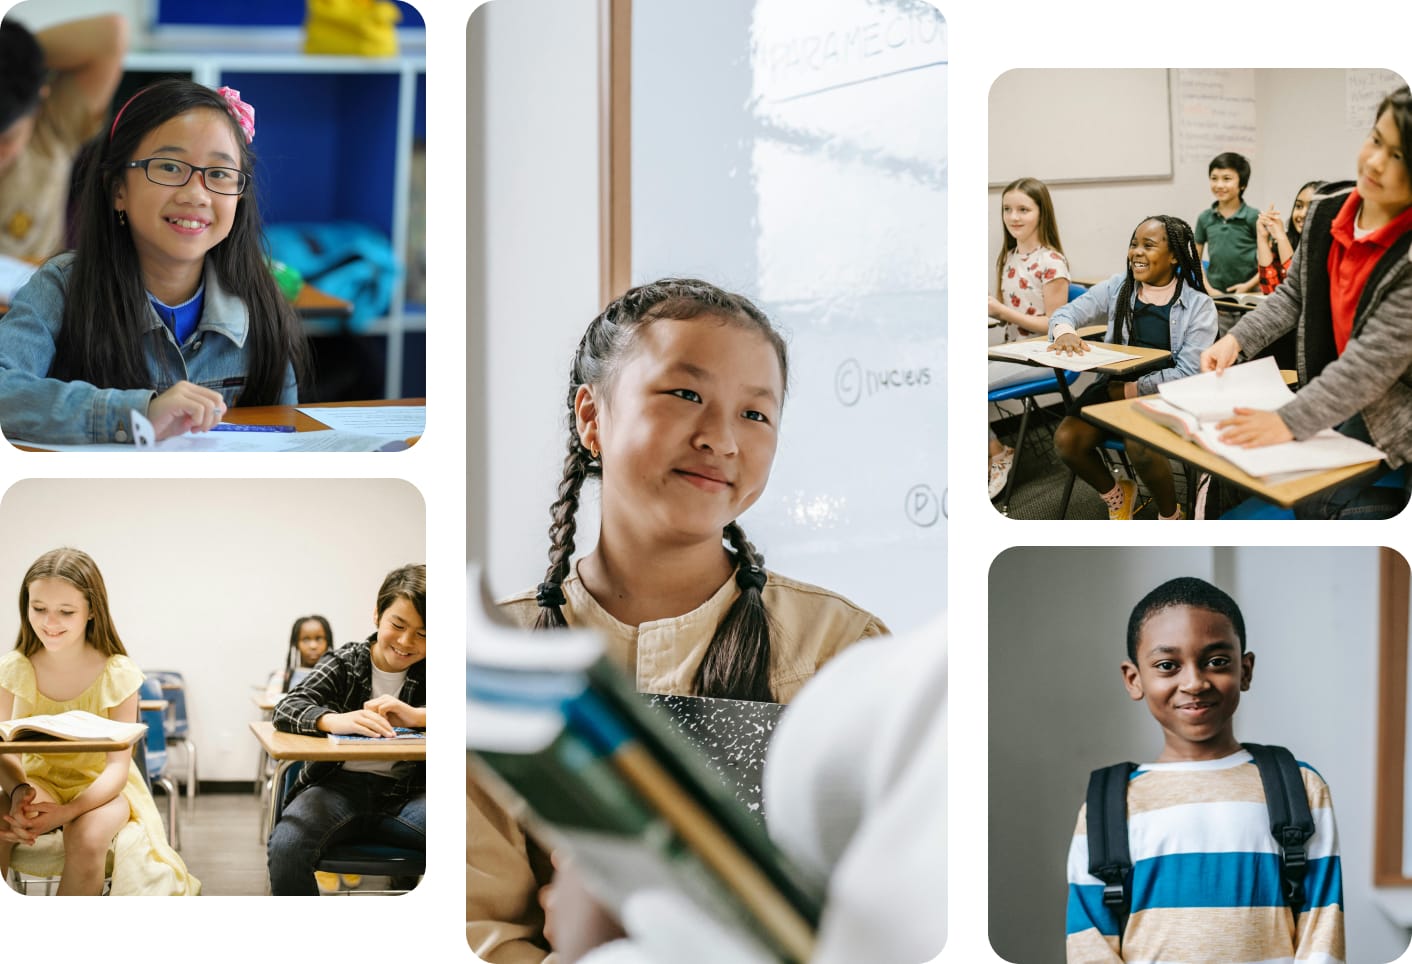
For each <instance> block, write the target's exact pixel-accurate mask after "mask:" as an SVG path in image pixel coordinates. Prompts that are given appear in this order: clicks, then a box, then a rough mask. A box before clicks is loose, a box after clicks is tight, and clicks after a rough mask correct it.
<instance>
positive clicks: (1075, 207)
mask: <svg viewBox="0 0 1412 964" xmlns="http://www.w3.org/2000/svg"><path fill="white" fill-rule="evenodd" d="M1174 73H1175V72H1174ZM1189 73H1196V74H1200V73H1202V71H1193V72H1189ZM1345 73H1346V72H1345V71H1343V70H1331V69H1319V70H1312V69H1309V70H1296V69H1257V70H1255V71H1254V78H1255V84H1254V86H1255V122H1256V140H1255V150H1253V151H1249V152H1246V151H1242V152H1241V153H1245V154H1246V156H1247V158H1248V159H1249V160H1250V164H1251V178H1250V186H1249V187H1248V188H1247V189H1246V192H1245V199H1246V202H1247V203H1249V204H1251V205H1252V206H1254V207H1257V208H1260V209H1262V210H1263V209H1264V208H1266V207H1268V206H1269V205H1270V204H1271V203H1273V204H1274V205H1275V209H1276V210H1277V211H1279V212H1281V213H1282V214H1283V215H1284V216H1285V218H1286V219H1287V218H1288V217H1289V209H1290V203H1291V202H1292V201H1293V200H1294V195H1295V192H1296V191H1297V190H1298V189H1299V186H1300V185H1301V184H1303V183H1304V182H1305V181H1310V180H1313V179H1315V178H1318V179H1321V180H1346V179H1352V178H1353V176H1354V174H1355V162H1356V160H1357V156H1358V147H1359V145H1360V144H1362V142H1363V138H1364V136H1365V135H1366V134H1367V131H1368V128H1369V127H1371V126H1372V122H1373V118H1372V117H1368V118H1366V122H1360V124H1359V125H1357V126H1354V125H1350V124H1349V123H1347V122H1346V117H1345V114H1346V111H1345V108H1344V104H1345V95H1344V79H1345ZM1179 94H1180V85H1179V84H1178V83H1177V82H1176V79H1175V76H1174V77H1173V81H1172V85H1171V98H1172V104H1171V108H1172V116H1173V117H1177V116H1179V112H1180V110H1181V102H1180V98H1179ZM1028 109H1031V108H1028V107H1020V106H1017V105H1012V104H1007V103H1001V102H997V101H995V100H992V101H991V102H990V123H991V124H995V123H998V122H1001V119H1002V118H1005V117H1008V116H1016V115H1017V114H1018V116H1023V113H1024V111H1025V110H1028ZM1064 109H1065V111H1066V112H1067V113H1069V114H1071V115H1072V116H1073V117H1074V118H1075V120H1074V123H1073V126H1072V130H1073V136H1074V137H1075V138H1077V139H1084V138H1092V139H1093V144H1094V149H1095V150H1102V149H1103V148H1102V145H1103V139H1104V138H1105V137H1113V136H1121V130H1122V124H1121V121H1120V120H1118V119H1117V118H1116V117H1114V116H1113V114H1112V112H1111V111H1110V110H1108V109H1107V107H1106V105H1104V104H1102V103H1088V104H1067V105H1065V108H1064ZM1173 152H1174V155H1175V157H1174V169H1173V176H1172V177H1171V178H1167V179H1163V180H1155V181H1098V182H1089V183H1075V184H1056V185H1051V186H1050V195H1051V196H1052V197H1053V199H1054V207H1055V216H1056V219H1057V220H1058V222H1059V236H1060V239H1061V240H1062V241H1063V243H1064V251H1065V253H1066V254H1067V255H1068V257H1069V265H1070V268H1071V270H1072V271H1073V275H1074V277H1076V278H1085V279H1097V278H1106V277H1108V276H1110V275H1112V274H1114V273H1116V272H1118V271H1121V270H1123V261H1124V258H1125V256H1126V253H1127V244H1128V238H1129V237H1130V236H1131V234H1132V230H1133V228H1134V227H1136V226H1137V223H1138V221H1139V220H1140V219H1142V218H1144V217H1146V216H1148V215H1151V214H1172V215H1176V216H1177V217H1180V218H1182V219H1184V220H1186V221H1187V222H1188V223H1190V224H1192V226H1193V227H1195V223H1196V217H1197V215H1198V214H1200V213H1201V211H1202V210H1203V209H1205V208H1207V207H1209V206H1210V204H1211V191H1210V188H1209V187H1208V183H1207V170H1206V165H1207V163H1209V161H1210V159H1211V157H1214V156H1215V154H1214V153H1213V154H1212V155H1211V157H1200V158H1191V159H1188V160H1186V161H1183V159H1182V143H1181V132H1180V130H1174V131H1173ZM1033 176H1035V177H1039V178H1040V179H1041V180H1042V179H1043V177H1044V175H1043V172H1041V171H1036V172H1034V175H1033ZM987 198H988V201H989V205H988V206H989V210H990V211H991V212H992V216H991V217H990V218H988V220H987V232H988V235H987V239H986V250H987V252H989V255H988V257H987V264H988V265H989V266H990V269H989V272H988V275H987V277H986V278H985V279H984V281H985V287H986V290H991V289H992V288H993V287H994V285H995V278H994V270H995V269H994V263H995V253H996V252H998V251H999V250H1000V243H1001V239H1002V232H1003V230H1004V229H1003V227H1002V226H1001V224H1000V188H998V187H992V188H990V189H989V193H988V195H987Z"/></svg>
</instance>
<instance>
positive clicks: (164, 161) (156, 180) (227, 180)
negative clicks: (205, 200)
mask: <svg viewBox="0 0 1412 964" xmlns="http://www.w3.org/2000/svg"><path fill="white" fill-rule="evenodd" d="M123 167H140V168H142V170H143V172H144V173H145V174H146V175H147V180H149V181H151V182H152V183H153V184H160V185H162V186H163V187H182V186H183V185H185V184H186V182H187V181H190V180H191V175H193V174H200V175H201V183H202V184H204V185H206V190H208V191H211V192H213V193H216V194H244V193H245V188H246V186H247V185H249V183H250V175H248V174H246V173H245V172H244V171H237V170H236V169H235V168H233V167H197V166H196V165H195V164H188V163H186V162H185V161H178V160H177V159H176V158H174V157H144V158H143V159H142V160H140V161H128V162H127V163H126V164H124V165H123Z"/></svg>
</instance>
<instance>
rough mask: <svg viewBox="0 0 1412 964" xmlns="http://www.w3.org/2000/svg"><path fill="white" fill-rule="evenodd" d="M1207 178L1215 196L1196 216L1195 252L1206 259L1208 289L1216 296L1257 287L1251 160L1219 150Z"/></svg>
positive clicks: (1255, 221) (1255, 211)
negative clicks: (1248, 193)
mask: <svg viewBox="0 0 1412 964" xmlns="http://www.w3.org/2000/svg"><path fill="white" fill-rule="evenodd" d="M1207 178H1208V180H1209V181H1210V184H1211V196H1212V197H1214V198H1215V199H1216V200H1214V201H1212V202H1211V206H1210V207H1209V208H1207V209H1206V210H1205V211H1202V212H1201V214H1200V215H1199V216H1198V217H1197V219H1196V252H1197V254H1198V255H1199V256H1200V257H1201V259H1202V260H1203V261H1205V262H1206V263H1207V266H1206V293H1207V294H1208V295H1210V296H1211V297H1213V298H1215V297H1218V296H1220V295H1222V294H1225V293H1226V292H1230V293H1232V294H1240V293H1242V292H1246V291H1254V290H1255V289H1256V287H1257V286H1258V285H1259V284H1260V268H1259V265H1258V264H1257V262H1256V258H1255V233H1256V232H1255V226H1256V224H1257V223H1258V222H1259V220H1260V212H1259V211H1257V210H1255V208H1253V207H1251V206H1250V205H1249V204H1246V203H1245V188H1246V186H1247V185H1248V184H1249V183H1250V162H1249V161H1247V160H1246V159H1245V158H1244V157H1243V156H1242V155H1240V154H1237V153H1235V152H1234V151H1227V152H1226V153H1224V154H1217V155H1216V156H1215V157H1213V158H1212V159H1211V163H1210V164H1209V165H1208V166H1207ZM1208 244H1209V245H1210V248H1209V250H1208V248H1207V245H1208Z"/></svg>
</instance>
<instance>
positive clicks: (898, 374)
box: [833, 358, 932, 407]
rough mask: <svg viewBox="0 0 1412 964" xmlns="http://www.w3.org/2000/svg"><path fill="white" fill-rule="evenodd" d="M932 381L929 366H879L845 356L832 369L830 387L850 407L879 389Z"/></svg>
mask: <svg viewBox="0 0 1412 964" xmlns="http://www.w3.org/2000/svg"><path fill="white" fill-rule="evenodd" d="M931 383H932V370H931V369H930V368H927V367H923V368H883V367H872V366H866V367H865V366H864V365H863V364H862V363H861V362H859V361H858V359H856V358H849V359H847V360H846V361H844V362H843V364H841V365H839V366H838V370H837V371H836V372H835V373H834V379H833V389H834V394H835V395H836V396H838V400H839V402H841V403H842V404H844V405H846V406H849V407H852V406H854V405H857V404H858V403H859V402H860V401H862V400H863V399H864V398H871V397H872V396H874V395H877V394H879V393H880V392H887V391H897V390H899V389H909V388H924V387H926V386H927V385H930V384H931Z"/></svg>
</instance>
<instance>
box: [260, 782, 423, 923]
mask: <svg viewBox="0 0 1412 964" xmlns="http://www.w3.org/2000/svg"><path fill="white" fill-rule="evenodd" d="M393 786H394V783H393V781H392V780H391V779H389V778H387V777H382V776H378V775H377V774H373V773H351V772H348V771H345V770H342V769H339V770H337V771H335V772H334V773H332V774H330V775H329V776H328V777H327V778H326V779H324V780H323V781H321V782H319V783H317V784H315V785H314V786H312V787H309V788H308V789H306V790H304V791H302V792H301V793H300V794H299V796H297V797H295V798H294V800H293V801H291V802H290V804H289V806H287V807H285V809H284V813H283V814H282V815H281V816H280V819H279V822H278V823H277V824H275V826H274V829H273V830H271V831H270V842H269V851H268V861H269V869H270V893H272V894H275V895H276V896H285V895H294V896H307V897H314V896H317V895H318V893H319V888H318V885H317V884H316V883H315V882H314V866H315V864H317V863H318V861H319V858H320V857H321V856H322V855H323V852H324V851H325V850H326V849H328V848H329V847H331V846H332V845H334V844H336V843H339V842H341V841H346V840H363V841H377V842H378V843H387V844H392V845H393V846H397V847H405V848H407V849H409V850H425V849H426V842H427V798H426V794H423V793H419V794H416V795H415V796H413V797H410V798H405V797H401V796H399V795H397V794H394V793H393V792H392V789H393Z"/></svg>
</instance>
